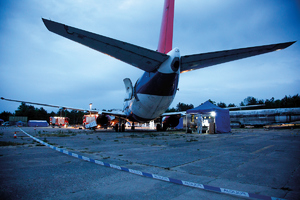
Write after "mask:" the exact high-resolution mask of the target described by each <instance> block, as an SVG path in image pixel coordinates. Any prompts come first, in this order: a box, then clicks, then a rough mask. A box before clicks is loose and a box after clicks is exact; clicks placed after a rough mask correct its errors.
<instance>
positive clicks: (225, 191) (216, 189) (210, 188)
mask: <svg viewBox="0 0 300 200" xmlns="http://www.w3.org/2000/svg"><path fill="white" fill-rule="evenodd" d="M19 129H20V130H21V131H22V132H23V133H25V134H26V135H27V136H29V137H31V138H32V139H33V140H35V141H37V142H39V143H41V144H43V145H45V146H47V147H49V148H51V149H54V150H56V151H59V152H61V153H64V154H66V155H69V156H73V157H75V158H79V159H81V160H84V161H88V162H91V163H95V164H98V165H102V166H105V167H110V168H113V169H117V170H120V171H125V172H129V173H131V174H136V175H139V176H144V177H148V178H152V179H157V180H161V181H166V182H170V183H175V184H178V185H184V186H188V187H192V188H198V189H202V190H207V191H213V192H218V193H222V194H229V195H234V196H239V197H243V198H245V197H246V198H253V199H263V200H284V199H281V198H276V197H270V196H265V195H260V194H254V193H248V192H242V191H238V190H231V189H226V188H219V187H214V186H209V185H204V184H200V183H194V182H189V181H184V180H178V179H174V178H169V177H165V176H160V175H157V174H149V173H146V172H142V171H139V170H134V169H129V168H125V167H121V166H118V165H113V164H109V163H105V162H102V161H100V160H94V159H91V158H88V157H85V156H81V155H78V154H76V153H72V152H70V151H67V150H65V149H61V148H57V147H55V146H53V145H50V144H48V143H46V142H44V141H42V140H39V139H37V138H35V137H33V136H31V135H29V134H28V133H26V132H25V131H24V130H22V129H21V128H19Z"/></svg>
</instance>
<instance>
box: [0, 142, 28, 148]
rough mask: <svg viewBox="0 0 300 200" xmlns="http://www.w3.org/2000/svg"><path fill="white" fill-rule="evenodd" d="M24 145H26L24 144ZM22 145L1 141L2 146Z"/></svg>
mask: <svg viewBox="0 0 300 200" xmlns="http://www.w3.org/2000/svg"><path fill="white" fill-rule="evenodd" d="M23 144H24V143H23ZM23 144H21V143H17V142H5V141H0V146H2V147H3V146H17V145H23Z"/></svg>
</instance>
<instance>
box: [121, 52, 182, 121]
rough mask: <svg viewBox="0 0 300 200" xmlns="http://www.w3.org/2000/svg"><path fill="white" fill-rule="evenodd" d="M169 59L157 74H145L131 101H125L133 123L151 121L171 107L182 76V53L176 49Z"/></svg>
mask: <svg viewBox="0 0 300 200" xmlns="http://www.w3.org/2000/svg"><path fill="white" fill-rule="evenodd" d="M167 55H168V56H169V58H168V59H167V60H166V61H165V62H163V63H162V64H161V66H160V67H159V68H158V70H156V71H155V72H144V74H143V75H142V76H141V78H139V79H138V80H137V82H136V83H135V86H134V88H133V95H132V98H131V99H130V100H125V101H124V112H125V114H126V116H127V117H128V119H129V120H131V121H140V122H143V121H150V120H153V119H155V118H157V117H159V116H160V115H161V114H163V113H164V112H165V111H166V109H168V107H169V106H170V105H171V103H172V101H173V99H174V97H175V94H176V91H177V87H178V81H179V75H180V62H179V59H180V51H179V49H178V48H174V49H173V50H172V51H170V52H169V53H168V54H167Z"/></svg>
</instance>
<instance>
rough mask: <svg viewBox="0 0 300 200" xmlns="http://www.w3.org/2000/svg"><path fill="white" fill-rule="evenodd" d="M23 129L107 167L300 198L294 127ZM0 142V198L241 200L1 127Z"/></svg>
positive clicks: (299, 138) (298, 136)
mask: <svg viewBox="0 0 300 200" xmlns="http://www.w3.org/2000/svg"><path fill="white" fill-rule="evenodd" d="M21 128H22V129H23V130H24V131H25V132H27V133H28V134H30V135H32V136H34V137H36V138H38V139H40V140H42V141H44V142H46V143H48V144H51V145H53V146H55V147H58V148H62V149H65V150H67V151H70V152H74V153H76V154H79V155H82V156H86V157H88V158H91V159H95V160H100V161H103V162H106V163H110V164H113V165H118V166H122V167H125V168H130V169H134V170H140V171H142V172H147V173H150V174H157V175H160V176H164V177H171V178H174V179H178V180H185V181H190V182H194V183H199V184H205V185H209V186H213V187H220V188H227V189H231V190H237V191H244V192H248V193H253V194H258V195H265V196H270V197H277V198H284V199H300V169H299V167H300V148H299V147H300V129H274V130H268V129H232V132H231V133H225V134H186V133H184V132H182V131H166V132H155V131H153V132H152V131H149V130H137V131H134V132H132V131H130V130H128V131H127V132H122V133H120V132H119V133H118V132H113V131H109V130H97V131H91V130H80V129H72V128H50V127H47V128H42V127H40V128H31V127H21ZM15 132H16V134H17V138H14V133H15ZM0 144H1V145H0V167H1V170H0V186H1V187H0V199H178V200H179V199H241V197H240V196H233V195H228V194H224V193H217V192H212V191H207V190H203V189H199V188H192V187H187V186H183V185H178V184H174V183H171V182H165V181H161V180H156V179H151V178H147V177H143V176H139V175H135V174H132V173H128V172H125V171H120V170H117V169H113V168H109V167H105V166H101V165H97V164H95V163H91V162H86V161H84V160H82V159H78V158H74V157H72V156H69V155H66V154H63V153H61V152H58V151H55V150H53V149H51V148H49V147H47V146H44V145H41V144H40V143H38V142H36V141H34V140H33V139H32V138H30V137H28V136H27V135H25V134H24V133H23V132H22V131H21V130H20V129H19V128H18V127H8V128H5V129H2V128H0Z"/></svg>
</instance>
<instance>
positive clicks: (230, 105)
mask: <svg viewBox="0 0 300 200" xmlns="http://www.w3.org/2000/svg"><path fill="white" fill-rule="evenodd" d="M228 107H236V105H235V104H234V103H230V104H228Z"/></svg>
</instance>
